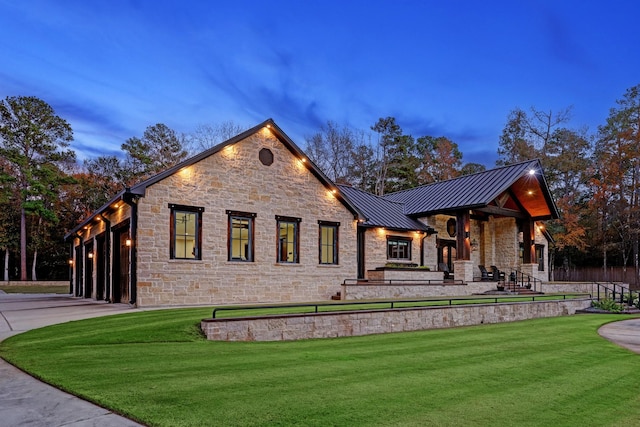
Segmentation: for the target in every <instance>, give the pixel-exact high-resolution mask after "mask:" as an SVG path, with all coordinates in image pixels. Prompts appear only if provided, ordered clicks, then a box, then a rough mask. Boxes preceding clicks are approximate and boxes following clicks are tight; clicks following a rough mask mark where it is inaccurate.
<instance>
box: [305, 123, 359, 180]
mask: <svg viewBox="0 0 640 427" xmlns="http://www.w3.org/2000/svg"><path fill="white" fill-rule="evenodd" d="M306 140H307V151H306V152H307V155H308V156H309V159H311V161H312V162H314V163H315V164H316V166H318V167H319V168H320V169H321V170H322V171H323V172H324V173H325V174H326V175H327V176H328V177H329V178H330V179H331V180H333V181H334V182H339V183H347V182H349V173H350V170H351V169H352V163H353V160H354V158H353V152H354V146H355V136H354V133H353V131H352V130H351V129H349V128H348V127H347V126H342V127H340V126H338V124H337V123H335V122H331V121H329V122H327V125H326V126H323V127H322V128H321V129H320V131H319V132H317V133H315V134H314V135H312V136H311V137H307V138H306Z"/></svg>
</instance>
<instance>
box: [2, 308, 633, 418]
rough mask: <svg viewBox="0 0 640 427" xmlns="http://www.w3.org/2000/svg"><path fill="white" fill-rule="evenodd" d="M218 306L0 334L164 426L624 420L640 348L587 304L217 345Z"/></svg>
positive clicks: (44, 365)
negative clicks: (558, 311)
mask: <svg viewBox="0 0 640 427" xmlns="http://www.w3.org/2000/svg"><path fill="white" fill-rule="evenodd" d="M210 314H211V309H208V308H207V309H186V310H161V311H150V312H144V313H135V314H126V315H118V316H109V317H104V318H97V319H90V320H83V321H78V322H72V323H67V324H63V325H56V326H51V327H48V328H44V329H40V330H34V331H30V332H27V333H25V334H21V335H17V336H14V337H12V338H9V339H8V340H6V341H5V342H3V343H1V344H0V355H1V356H2V357H4V358H6V359H7V360H9V361H11V362H12V363H15V364H18V365H19V366H20V367H22V368H23V369H25V370H27V371H28V372H31V373H34V374H36V375H37V376H39V377H41V378H43V379H45V380H46V381H47V382H50V383H53V384H56V385H58V386H60V387H62V388H64V389H66V390H69V391H72V392H73V393H75V394H78V395H81V396H83V397H85V398H87V399H89V400H92V401H95V402H97V403H99V404H101V405H103V406H105V407H108V408H111V409H113V410H115V411H117V412H120V413H122V414H125V415H127V416H130V417H132V418H135V419H138V420H140V421H142V422H144V423H146V424H149V425H154V426H156V425H157V426H198V425H207V426H210V425H216V426H226V425H229V426H238V425H243V426H264V425H269V426H274V425H275V426H278V425H280V426H285V425H286V426H289V425H305V426H308V425H317V426H320V425H321V426H327V425H336V426H347V425H348V426H372V425H374V426H375V425H381V426H388V425H394V426H399V425H401V426H427V425H428V426H460V425H464V426H487V425H496V426H513V425H518V426H585V425H589V426H622V425H638V420H639V419H640V387H639V384H640V355H637V354H634V353H632V352H630V351H628V350H625V349H622V348H619V347H617V346H616V345H614V344H612V343H610V342H608V341H606V340H604V339H603V338H601V337H599V336H598V335H597V332H596V331H597V328H598V327H599V326H600V325H602V324H604V323H606V322H608V321H612V320H621V319H625V318H629V317H630V316H620V315H578V316H571V317H560V318H551V319H538V320H532V321H525V322H516V323H504V324H498V325H484V326H478V327H466V328H455V329H443V330H432V331H423V332H412V333H398V334H385V335H374V336H365V337H354V338H337V339H326V340H305V341H297V342H274V343H242V342H235V343H227V342H208V341H206V340H204V339H203V338H202V336H201V334H200V333H199V330H198V328H197V323H198V321H199V320H200V319H201V318H205V317H209V316H210Z"/></svg>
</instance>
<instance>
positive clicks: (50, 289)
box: [0, 285, 69, 294]
mask: <svg viewBox="0 0 640 427" xmlns="http://www.w3.org/2000/svg"><path fill="white" fill-rule="evenodd" d="M0 291H5V292H6V293H8V294H68V293H69V285H65V286H38V285H34V286H22V285H0Z"/></svg>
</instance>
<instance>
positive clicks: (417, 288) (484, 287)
mask: <svg viewBox="0 0 640 427" xmlns="http://www.w3.org/2000/svg"><path fill="white" fill-rule="evenodd" d="M496 285H497V283H496V282H470V283H465V284H453V283H437V284H436V283H433V284H397V283H394V284H390V285H389V284H368V283H358V284H346V285H345V284H343V285H342V290H341V294H340V295H342V299H344V300H363V299H388V298H428V297H442V296H446V297H449V296H451V297H455V296H465V295H473V294H481V293H483V292H485V291H489V290H495V289H496Z"/></svg>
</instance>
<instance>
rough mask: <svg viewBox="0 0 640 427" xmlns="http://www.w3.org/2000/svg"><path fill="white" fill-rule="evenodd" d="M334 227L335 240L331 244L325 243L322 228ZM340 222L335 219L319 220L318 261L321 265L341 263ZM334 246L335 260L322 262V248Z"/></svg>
mask: <svg viewBox="0 0 640 427" xmlns="http://www.w3.org/2000/svg"><path fill="white" fill-rule="evenodd" d="M323 228H331V229H333V242H332V244H331V245H328V244H324V243H323V240H322V229H323ZM339 230H340V223H339V222H333V221H322V220H318V263H319V264H321V265H338V264H339V260H340V258H339V249H340V231H339ZM329 246H331V247H333V260H332V262H322V249H323V248H324V247H329Z"/></svg>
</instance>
